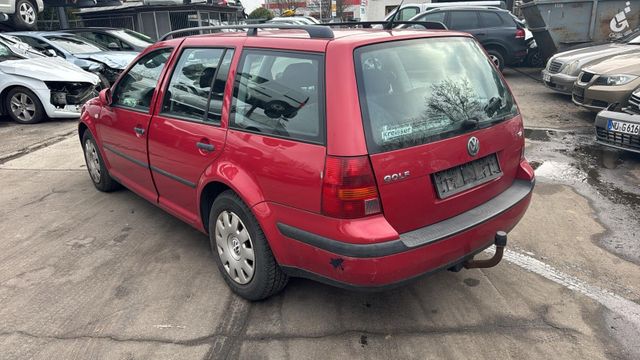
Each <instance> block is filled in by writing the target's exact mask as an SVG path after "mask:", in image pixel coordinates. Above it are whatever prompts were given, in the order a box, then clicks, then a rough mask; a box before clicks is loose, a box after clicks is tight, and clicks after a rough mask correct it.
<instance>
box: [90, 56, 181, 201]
mask: <svg viewBox="0 0 640 360" xmlns="http://www.w3.org/2000/svg"><path fill="white" fill-rule="evenodd" d="M171 52H172V49H171V48H163V49H159V50H155V51H152V52H150V53H149V54H147V55H145V56H143V57H142V58H140V59H139V60H138V61H136V63H135V64H134V65H133V66H132V67H131V68H130V69H129V71H128V72H127V73H126V74H124V75H123V76H122V77H121V78H120V81H119V82H118V83H117V84H116V85H115V86H114V87H113V90H112V97H113V100H112V102H111V104H110V105H107V106H105V107H104V108H103V109H102V111H101V113H100V118H99V119H96V132H97V135H98V137H99V139H100V140H101V142H102V147H103V148H104V150H105V156H106V158H107V161H108V163H109V165H110V168H109V172H110V173H111V174H112V175H113V177H114V178H115V179H117V180H118V181H119V182H121V183H122V184H123V185H125V186H126V187H128V188H129V189H131V190H133V191H134V192H136V193H138V194H139V195H141V196H142V197H144V198H146V199H148V200H150V201H154V202H155V201H156V200H157V193H156V189H155V187H154V184H153V180H152V178H151V172H150V171H149V162H148V157H147V132H148V128H149V123H150V121H151V111H152V104H154V99H155V97H156V91H155V89H156V87H157V84H158V82H159V79H161V78H162V77H163V75H164V71H165V70H164V68H165V64H166V63H167V61H168V59H169V57H170V55H171Z"/></svg>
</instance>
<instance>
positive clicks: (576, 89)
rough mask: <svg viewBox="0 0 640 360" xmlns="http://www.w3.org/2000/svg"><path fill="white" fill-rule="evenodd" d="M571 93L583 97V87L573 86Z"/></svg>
mask: <svg viewBox="0 0 640 360" xmlns="http://www.w3.org/2000/svg"><path fill="white" fill-rule="evenodd" d="M573 94H574V95H576V96H580V97H584V88H581V87H578V86H574V87H573Z"/></svg>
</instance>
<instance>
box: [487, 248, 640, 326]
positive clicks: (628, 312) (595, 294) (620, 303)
mask: <svg viewBox="0 0 640 360" xmlns="http://www.w3.org/2000/svg"><path fill="white" fill-rule="evenodd" d="M485 252H486V253H487V254H490V255H493V253H494V252H495V249H494V248H493V247H492V248H489V249H487V250H485ZM503 258H504V260H507V261H508V262H510V263H512V264H514V265H517V266H520V267H521V268H523V269H525V270H527V271H530V272H532V273H535V274H538V275H540V276H542V277H544V278H546V279H549V280H551V281H553V282H555V283H557V284H560V285H562V286H564V287H566V288H568V289H571V290H573V291H577V292H579V293H581V294H583V295H585V296H587V297H589V298H591V299H593V300H595V301H597V302H598V303H600V304H601V305H602V306H604V307H606V308H607V309H609V310H611V311H613V312H615V313H618V314H620V315H622V316H624V317H625V318H626V319H627V320H628V321H629V322H631V323H633V324H634V325H635V326H637V327H638V328H640V305H638V304H636V303H635V302H633V301H631V300H627V299H625V298H623V297H622V296H620V295H617V294H614V293H612V292H611V291H608V290H605V289H602V288H600V287H597V286H594V285H590V284H587V283H585V282H584V281H582V280H580V279H578V278H576V277H574V276H571V275H568V274H565V273H563V272H561V271H559V270H557V269H555V268H554V267H553V266H551V265H547V264H545V263H543V262H542V261H540V260H538V259H535V258H532V257H531V256H527V255H524V254H520V253H518V252H515V251H512V250H508V249H505V252H504V257H503Z"/></svg>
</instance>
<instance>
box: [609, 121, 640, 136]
mask: <svg viewBox="0 0 640 360" xmlns="http://www.w3.org/2000/svg"><path fill="white" fill-rule="evenodd" d="M607 129H608V130H609V131H615V132H619V133H623V134H631V135H640V124H631V123H626V122H622V121H616V120H611V119H609V122H608V123H607Z"/></svg>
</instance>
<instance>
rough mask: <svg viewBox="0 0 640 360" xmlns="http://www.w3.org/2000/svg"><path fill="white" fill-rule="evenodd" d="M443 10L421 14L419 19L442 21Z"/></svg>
mask: <svg viewBox="0 0 640 360" xmlns="http://www.w3.org/2000/svg"><path fill="white" fill-rule="evenodd" d="M445 14H446V13H445V12H444V11H438V12H433V13H428V14H425V15H423V16H422V17H421V18H420V21H435V22H441V23H444V16H445Z"/></svg>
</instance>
